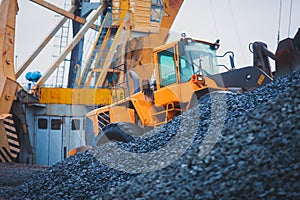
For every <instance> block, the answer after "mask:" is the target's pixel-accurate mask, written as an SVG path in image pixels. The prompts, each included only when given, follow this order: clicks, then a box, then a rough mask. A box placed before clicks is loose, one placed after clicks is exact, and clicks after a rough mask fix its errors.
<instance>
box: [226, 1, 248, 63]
mask: <svg viewBox="0 0 300 200" xmlns="http://www.w3.org/2000/svg"><path fill="white" fill-rule="evenodd" d="M228 4H229V8H230V14H231V17H232V21H233V25H234V29H235V32H236V35H237V39H238V42H239V45H240V49H241V52H242V55H243V60H244V63H246V57H245V54H244V51H243V48H242V43H241V39H240V36H239V32H238V29H237V25H236V22H235V20H234V15H233V10H232V7H231V3H230V0H228Z"/></svg>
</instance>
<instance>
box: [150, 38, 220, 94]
mask: <svg viewBox="0 0 300 200" xmlns="http://www.w3.org/2000/svg"><path fill="white" fill-rule="evenodd" d="M217 48H218V44H215V43H208V42H205V41H200V40H194V39H190V38H182V39H181V40H180V41H177V42H173V43H170V44H166V45H164V46H161V47H158V48H156V49H155V50H154V61H155V72H156V83H157V88H158V89H160V88H163V87H166V86H169V85H172V84H176V83H177V84H180V83H185V82H188V81H189V80H190V79H191V77H192V76H193V75H194V74H201V75H204V76H209V75H214V74H218V73H219V69H218V63H217V56H216V50H217Z"/></svg>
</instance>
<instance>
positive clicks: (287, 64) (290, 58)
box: [275, 29, 300, 78]
mask: <svg viewBox="0 0 300 200" xmlns="http://www.w3.org/2000/svg"><path fill="white" fill-rule="evenodd" d="M275 60H276V72H275V78H277V77H279V76H282V75H285V74H288V73H291V72H292V71H294V70H295V69H297V68H298V69H299V68H300V29H298V32H297V33H296V35H295V37H294V39H291V38H287V39H284V40H282V41H280V42H279V44H278V47H277V50H276V53H275Z"/></svg>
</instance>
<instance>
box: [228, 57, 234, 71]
mask: <svg viewBox="0 0 300 200" xmlns="http://www.w3.org/2000/svg"><path fill="white" fill-rule="evenodd" d="M229 61H230V66H231V68H232V69H235V64H234V54H232V55H230V56H229Z"/></svg>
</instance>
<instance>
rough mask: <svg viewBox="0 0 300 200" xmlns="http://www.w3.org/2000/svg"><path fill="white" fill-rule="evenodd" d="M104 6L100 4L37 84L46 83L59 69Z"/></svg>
mask: <svg viewBox="0 0 300 200" xmlns="http://www.w3.org/2000/svg"><path fill="white" fill-rule="evenodd" d="M103 9H104V7H103V6H99V7H98V9H97V10H96V12H95V13H94V15H93V16H92V18H91V19H90V20H88V21H87V22H86V23H85V24H84V25H83V26H82V28H81V29H80V31H79V32H78V33H77V35H76V36H75V37H74V38H73V40H72V42H71V43H70V44H69V45H68V47H67V48H66V49H65V50H64V52H63V53H62V54H61V56H60V57H58V58H57V60H56V61H55V63H54V64H53V65H52V66H51V67H50V69H49V70H48V71H47V73H46V74H45V75H44V76H43V77H42V78H41V79H40V80H39V81H38V82H37V85H42V84H44V83H45V82H46V81H47V79H48V78H49V77H50V76H51V74H52V73H53V72H54V71H55V70H56V69H57V67H58V65H59V64H60V63H61V62H62V61H63V60H64V59H65V58H66V56H67V55H68V54H69V53H70V52H71V51H72V49H73V48H74V47H75V46H76V45H77V44H78V42H79V41H80V40H81V38H82V37H83V36H84V34H85V33H86V32H87V31H88V29H89V28H90V27H91V26H92V24H93V23H94V21H95V20H96V19H97V18H98V17H99V15H100V13H102V12H103Z"/></svg>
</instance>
